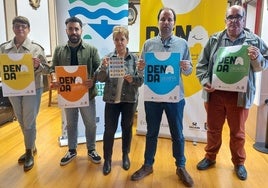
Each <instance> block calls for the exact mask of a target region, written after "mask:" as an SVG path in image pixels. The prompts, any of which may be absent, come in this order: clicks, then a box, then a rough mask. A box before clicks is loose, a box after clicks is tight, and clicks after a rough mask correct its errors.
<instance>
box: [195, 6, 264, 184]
mask: <svg viewBox="0 0 268 188" xmlns="http://www.w3.org/2000/svg"><path fill="white" fill-rule="evenodd" d="M225 23H226V29H225V30H223V31H221V32H218V33H216V34H214V35H212V36H211V37H210V39H209V41H208V42H207V44H206V46H205V47H204V49H203V52H202V53H201V55H200V57H199V61H198V64H197V67H196V75H197V77H198V79H199V81H200V83H201V84H202V86H203V98H204V100H205V102H206V106H207V123H208V130H207V145H206V147H205V151H206V154H205V158H204V159H203V160H201V161H200V162H199V163H198V164H197V169H198V170H206V169H208V168H210V167H212V166H214V164H215V163H216V155H217V153H218V152H219V150H220V147H221V144H222V129H223V125H224V123H225V119H227V122H228V126H229V128H230V150H231V155H232V158H231V160H232V163H233V165H234V170H235V173H236V175H237V177H238V178H239V179H240V180H246V179H247V171H246V168H245V166H244V163H245V160H246V152H245V149H244V144H245V122H246V119H247V117H248V112H249V108H250V106H251V105H252V103H253V100H254V96H255V90H256V86H255V80H256V78H255V72H258V71H262V70H264V69H266V68H267V67H268V57H267V56H268V47H267V45H266V44H265V43H264V41H263V40H262V39H260V37H258V36H257V35H255V34H253V33H252V32H250V31H248V30H247V29H245V28H244V26H245V10H244V9H243V7H241V6H238V5H234V6H231V7H230V8H229V9H228V10H227V13H226V19H225ZM236 45H249V47H248V49H247V50H248V56H249V58H250V70H249V74H248V81H247V90H246V92H234V91H224V90H216V89H215V88H214V87H212V85H211V82H212V74H213V65H214V63H215V61H216V58H217V55H218V50H219V48H220V47H226V46H236Z"/></svg>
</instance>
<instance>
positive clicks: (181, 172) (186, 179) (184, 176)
mask: <svg viewBox="0 0 268 188" xmlns="http://www.w3.org/2000/svg"><path fill="white" fill-rule="evenodd" d="M176 174H177V175H178V176H179V178H180V180H181V181H182V183H183V184H184V185H185V186H187V187H192V186H193V185H194V181H193V179H192V178H191V176H190V175H189V174H188V172H187V171H186V169H185V168H184V167H178V168H177V170H176Z"/></svg>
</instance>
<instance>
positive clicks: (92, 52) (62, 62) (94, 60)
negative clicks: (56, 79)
mask: <svg viewBox="0 0 268 188" xmlns="http://www.w3.org/2000/svg"><path fill="white" fill-rule="evenodd" d="M77 59H78V65H87V71H88V78H89V79H94V80H95V77H94V73H95V71H96V70H97V68H98V67H99V65H100V57H99V54H98V50H97V48H95V47H93V46H91V45H89V44H87V43H85V42H84V41H82V44H81V46H80V48H79V49H78V51H77ZM69 65H71V50H70V47H69V45H68V44H66V45H59V46H57V47H56V49H55V51H54V54H53V58H52V66H51V69H50V73H52V72H55V66H69ZM96 95H97V88H96V87H95V85H94V86H93V87H92V88H90V89H89V98H90V99H92V98H94V97H95V96H96Z"/></svg>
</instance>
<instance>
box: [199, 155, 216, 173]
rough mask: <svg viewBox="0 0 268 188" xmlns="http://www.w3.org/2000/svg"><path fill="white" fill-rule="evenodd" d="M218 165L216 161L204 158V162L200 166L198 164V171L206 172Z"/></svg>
mask: <svg viewBox="0 0 268 188" xmlns="http://www.w3.org/2000/svg"><path fill="white" fill-rule="evenodd" d="M215 163H216V161H211V160H209V159H207V158H204V159H202V161H200V162H199V163H198V164H197V166H196V167H197V169H198V170H206V169H208V168H210V167H212V166H213V165H214V164H215Z"/></svg>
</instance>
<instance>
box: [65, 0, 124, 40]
mask: <svg viewBox="0 0 268 188" xmlns="http://www.w3.org/2000/svg"><path fill="white" fill-rule="evenodd" d="M77 1H78V0H69V2H70V3H75V2H77ZM80 2H81V0H80ZM82 2H83V3H84V4H85V5H86V6H89V7H91V8H85V6H76V7H73V8H71V9H70V10H69V14H70V16H77V15H83V16H85V17H86V18H88V19H89V20H91V21H90V22H88V26H89V27H91V28H92V29H93V30H94V31H96V32H97V33H98V34H99V35H100V36H101V37H102V38H103V39H106V38H107V37H108V36H109V35H111V34H112V32H113V27H114V26H115V25H116V24H114V22H113V21H114V20H116V21H117V20H121V19H123V18H124V19H126V20H127V19H128V9H127V6H126V8H125V9H123V10H122V8H121V7H122V6H124V5H128V1H126V0H121V1H111V0H96V1H92V0H82ZM101 3H102V5H101V6H100V4H101ZM120 9H121V10H120ZM118 10H119V11H118ZM100 18H101V20H100V21H99V19H100ZM105 18H106V19H105ZM108 19H110V23H109V22H108ZM94 20H95V21H94ZM94 22H95V23H94ZM84 38H86V39H91V38H92V37H91V35H89V34H86V35H85V36H84Z"/></svg>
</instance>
